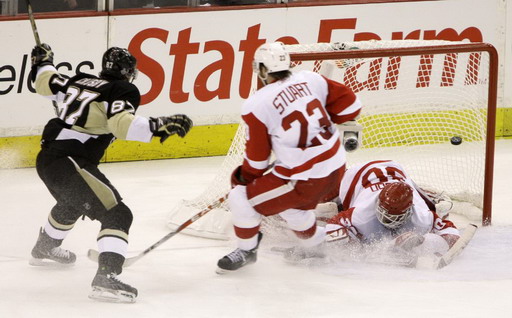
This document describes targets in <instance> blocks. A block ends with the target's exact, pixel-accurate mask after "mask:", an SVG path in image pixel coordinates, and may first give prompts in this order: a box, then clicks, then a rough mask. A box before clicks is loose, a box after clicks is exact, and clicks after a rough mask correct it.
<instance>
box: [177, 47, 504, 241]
mask: <svg viewBox="0 0 512 318" xmlns="http://www.w3.org/2000/svg"><path fill="white" fill-rule="evenodd" d="M287 50H288V51H289V52H290V56H291V59H292V65H293V66H294V67H293V71H295V70H302V69H308V70H312V71H315V72H318V73H320V74H322V75H324V76H326V77H329V78H332V79H334V80H336V81H339V82H342V83H344V84H345V85H347V86H349V87H351V88H352V89H353V90H354V91H355V92H356V94H357V95H358V96H359V98H360V99H361V101H362V103H363V109H362V112H361V116H360V118H359V119H358V122H359V123H360V124H362V126H363V134H362V145H361V147H360V148H359V149H358V150H356V151H355V152H352V153H348V154H347V164H348V166H350V165H352V164H354V163H359V162H363V161H368V160H376V159H393V160H396V161H398V162H400V163H401V164H402V165H403V166H404V167H405V169H406V170H407V171H408V172H409V174H410V175H411V177H412V178H413V179H414V181H415V182H416V183H417V184H418V185H420V186H421V187H423V188H425V189H427V190H431V191H435V192H438V193H444V194H447V195H448V196H449V197H450V198H451V199H452V200H454V202H456V203H457V204H456V205H455V206H456V207H458V208H456V209H455V211H452V212H455V213H461V214H466V216H467V217H468V218H469V219H471V220H476V219H478V220H481V221H482V223H483V224H484V225H486V224H490V221H491V196H492V170H493V169H492V168H493V155H494V137H495V134H494V130H495V113H496V99H497V97H496V90H497V53H496V50H495V49H494V47H492V46H491V45H489V44H485V43H462V42H448V41H416V40H404V41H362V42H344V43H316V44H310V45H301V44H298V45H288V46H287ZM254 83H256V81H254ZM453 137H456V138H453ZM452 138H453V139H452ZM457 138H460V140H461V141H462V142H461V143H460V144H457V143H458V140H457ZM452 141H455V142H454V143H452ZM244 143H245V137H244V129H243V125H242V124H241V125H240V127H239V129H238V131H237V133H236V135H235V137H234V140H233V143H232V145H231V148H230V150H229V152H228V154H227V156H226V157H225V160H224V162H223V164H222V166H221V167H220V168H219V172H218V174H217V176H216V177H215V179H214V180H213V181H212V182H211V184H210V185H209V186H208V187H207V189H205V190H204V192H203V193H202V194H201V195H200V196H198V197H197V198H195V199H192V200H183V201H181V202H180V203H179V204H178V205H177V206H176V207H175V208H174V209H173V210H172V211H171V214H170V216H169V219H168V225H169V226H170V227H171V228H176V227H177V226H178V225H180V224H181V223H183V222H184V221H186V220H187V219H189V218H190V217H191V216H193V215H194V214H196V213H198V212H199V211H201V210H203V209H205V208H207V207H208V206H210V205H212V204H213V203H214V202H216V200H217V199H218V198H221V197H223V196H224V195H225V194H226V193H227V192H228V191H229V189H230V180H229V179H230V175H231V172H232V171H233V169H234V168H235V167H236V166H238V165H240V164H241V162H242V160H243V152H244ZM230 218H231V216H230V214H229V213H228V208H227V205H226V204H225V203H223V204H222V205H220V206H218V207H216V208H215V209H213V210H212V211H211V212H209V213H208V214H207V215H205V216H204V217H202V218H201V219H199V220H198V221H196V222H195V223H194V224H192V225H191V226H190V227H189V228H187V229H186V230H184V231H183V232H184V233H188V234H192V235H197V236H204V237H209V238H217V239H226V238H229V236H230V235H231V234H230V233H231V231H232V230H231V224H230ZM267 226H268V224H267Z"/></svg>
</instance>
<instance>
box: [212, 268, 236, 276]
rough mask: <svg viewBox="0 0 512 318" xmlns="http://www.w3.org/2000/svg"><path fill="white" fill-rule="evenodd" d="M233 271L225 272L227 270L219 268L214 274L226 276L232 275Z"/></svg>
mask: <svg viewBox="0 0 512 318" xmlns="http://www.w3.org/2000/svg"><path fill="white" fill-rule="evenodd" d="M232 272H233V271H230V270H227V269H223V268H220V267H217V269H216V270H215V273H217V274H219V275H225V274H228V273H232Z"/></svg>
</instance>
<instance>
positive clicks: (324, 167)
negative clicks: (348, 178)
mask: <svg viewBox="0 0 512 318" xmlns="http://www.w3.org/2000/svg"><path fill="white" fill-rule="evenodd" d="M360 110H361V103H360V102H359V100H358V99H357V97H356V95H355V94H354V92H352V90H351V89H349V88H348V87H346V86H345V85H343V84H340V83H337V82H335V81H332V80H329V79H327V78H325V77H323V76H321V75H319V74H317V73H314V72H310V71H300V72H297V73H292V75H291V76H290V77H288V78H286V79H284V80H280V81H276V82H274V83H271V84H269V85H266V86H265V87H263V88H261V89H260V90H258V91H257V92H256V93H255V94H254V95H252V96H251V97H250V98H249V99H247V100H246V101H245V103H244V104H243V107H242V119H243V120H244V122H245V124H246V126H247V131H246V148H245V156H244V162H243V165H242V175H243V177H244V179H246V180H248V181H252V180H254V179H255V178H257V177H259V176H262V175H263V173H264V172H265V171H266V169H267V167H268V164H269V160H270V155H271V152H272V151H273V152H274V156H275V159H276V161H275V165H274V168H273V173H274V174H275V175H277V176H278V177H280V178H283V179H289V180H292V179H293V180H307V179H310V178H322V177H325V176H328V175H329V174H331V173H332V172H333V171H334V170H336V169H339V168H340V167H342V166H343V165H344V164H345V151H344V149H343V146H342V145H341V142H340V133H339V132H338V129H337V128H336V126H335V125H334V123H336V124H341V123H344V122H346V121H350V120H354V119H355V118H356V117H357V115H358V114H359V112H360Z"/></svg>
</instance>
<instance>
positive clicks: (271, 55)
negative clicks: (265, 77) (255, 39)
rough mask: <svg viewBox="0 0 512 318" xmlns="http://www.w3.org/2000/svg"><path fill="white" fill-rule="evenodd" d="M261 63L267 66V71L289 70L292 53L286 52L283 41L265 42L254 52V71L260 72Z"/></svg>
mask: <svg viewBox="0 0 512 318" xmlns="http://www.w3.org/2000/svg"><path fill="white" fill-rule="evenodd" d="M261 64H263V65H264V66H265V68H266V69H267V73H275V72H280V71H287V70H289V69H290V54H289V53H288V52H286V50H285V48H284V44H283V43H282V42H273V43H265V44H263V45H261V46H260V47H259V48H258V49H257V50H256V52H255V53H254V60H253V62H252V67H253V70H254V72H256V73H259V72H260V65H261Z"/></svg>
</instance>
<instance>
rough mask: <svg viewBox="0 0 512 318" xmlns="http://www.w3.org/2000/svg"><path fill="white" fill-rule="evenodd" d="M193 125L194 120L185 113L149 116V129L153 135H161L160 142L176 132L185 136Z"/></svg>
mask: <svg viewBox="0 0 512 318" xmlns="http://www.w3.org/2000/svg"><path fill="white" fill-rule="evenodd" d="M192 126H193V123H192V120H191V119H190V118H188V116H187V115H183V114H178V115H172V116H162V117H157V118H153V117H150V118H149V129H151V132H152V133H153V136H155V137H160V143H163V142H164V141H165V140H166V139H167V138H169V137H170V136H172V135H174V134H178V136H180V137H181V138H183V137H185V135H186V134H187V133H188V131H189V130H190V128H192Z"/></svg>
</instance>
